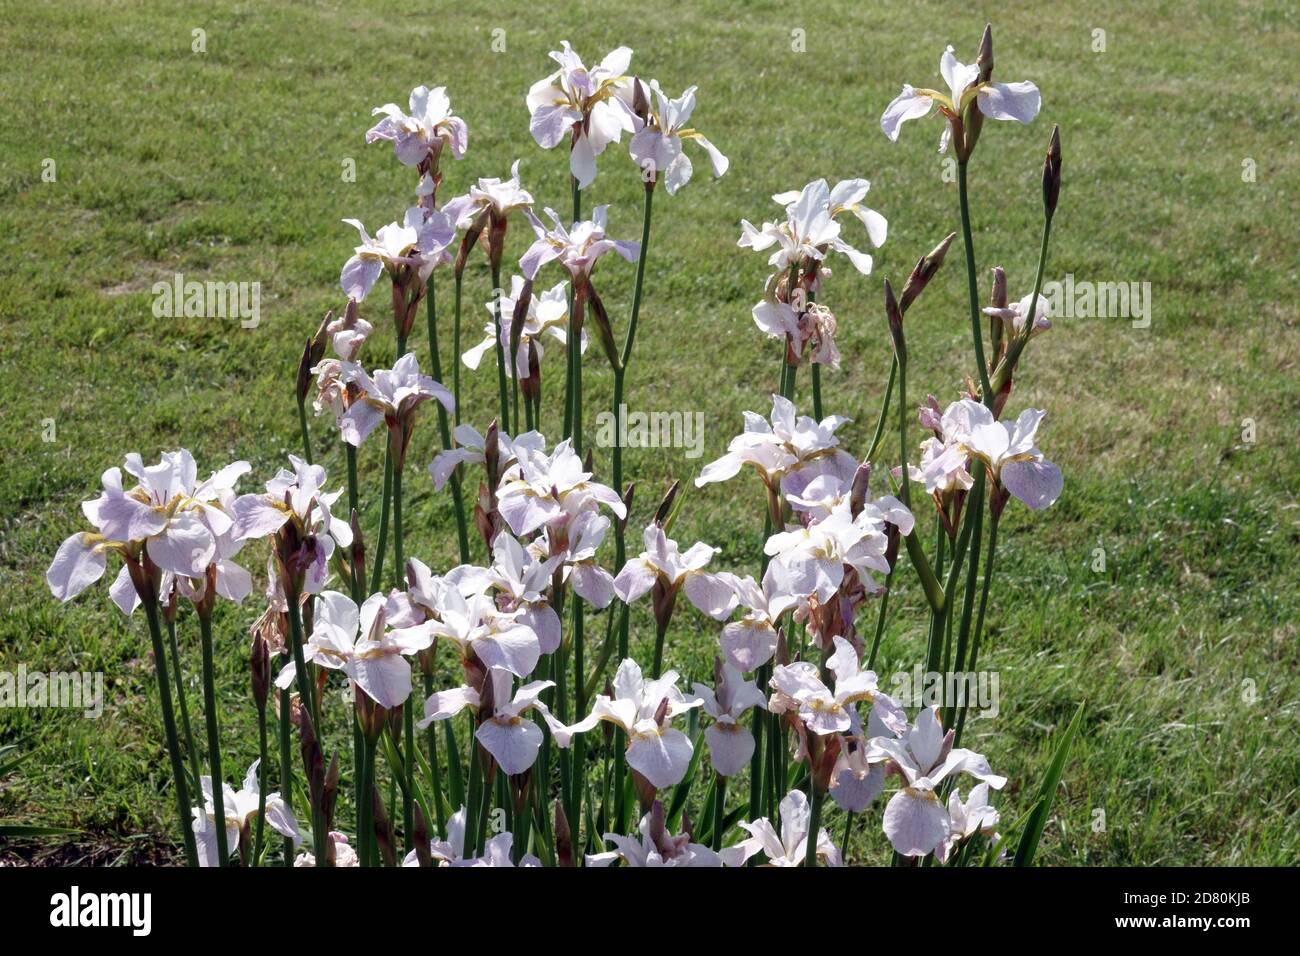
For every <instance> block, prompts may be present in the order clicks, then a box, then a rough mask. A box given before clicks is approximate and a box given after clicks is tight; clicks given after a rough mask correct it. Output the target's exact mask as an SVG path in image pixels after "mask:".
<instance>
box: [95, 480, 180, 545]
mask: <svg viewBox="0 0 1300 956" xmlns="http://www.w3.org/2000/svg"><path fill="white" fill-rule="evenodd" d="M81 510H82V512H83V513H84V514H85V515H86V517H87V518H89V519H90V521H91V523H93V524H94V525H95V526H96V527H97V528H98V529H99V530H100V533H101V534H103V535H104V537H106V538H108V539H109V540H111V541H140V540H142V539H144V538H148V537H149V536H151V535H155V534H158V533H159V532H160V531H162V529H163V528H165V527H167V516H166V515H165V514H163V512H162V511H160V510H158V509H157V508H153V507H150V506H149V505H147V504H145V503H144V502H143V501H138V500H136V499H135V498H132V497H130V496H129V495H125V494H123V493H122V492H121V491H117V490H106V491H105V492H104V494H103V495H101V496H100V497H99V498H97V499H95V500H94V501H88V502H85V503H84V504H83V505H82V509H81Z"/></svg>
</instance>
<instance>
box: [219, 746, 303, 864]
mask: <svg viewBox="0 0 1300 956" xmlns="http://www.w3.org/2000/svg"><path fill="white" fill-rule="evenodd" d="M260 763H261V760H254V761H253V765H252V766H251V767H249V768H248V773H246V774H245V775H244V785H243V787H242V788H241V789H239V790H236V789H235V788H234V787H232V786H231V785H230V784H228V783H225V782H223V783H222V788H223V800H222V808H223V810H224V812H225V816H226V821H225V823H226V845H227V846H228V847H230V849H231V850H232V851H233V850H235V849H236V848H237V847H238V846H239V841H240V839H241V838H242V837H243V834H244V831H245V830H246V829H248V826H249V824H250V823H251V822H253V821H254V820H255V819H256V818H257V808H258V804H259V803H260V802H261V801H260V796H261V790H260V788H259V787H258V782H257V768H258V765H259V764H260ZM199 782H200V785H201V787H202V790H203V804H204V805H203V806H202V807H195V808H194V839H195V841H196V842H197V844H198V852H199V866H217V865H218V864H217V830H216V818H215V816H214V801H213V796H212V778H211V777H209V776H206V775H205V776H203V777H200V778H199ZM266 822H267V824H268V825H270V827H271V829H272V830H274V831H275V832H276V833H278V834H280V835H281V836H284V837H288V838H289V839H291V840H293V842H294V844H295V845H297V844H299V843H301V842H302V832H301V831H300V830H299V829H298V821H297V820H295V819H294V816H293V809H292V808H291V807H290V806H289V805H288V803H286V802H285V801H284V800H283V799H282V798H281V796H280V794H279V792H278V791H277V792H275V793H268V794H267V795H266Z"/></svg>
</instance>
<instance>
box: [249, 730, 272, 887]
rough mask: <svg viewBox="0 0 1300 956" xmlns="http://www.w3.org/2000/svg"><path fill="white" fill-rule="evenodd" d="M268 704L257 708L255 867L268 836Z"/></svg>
mask: <svg viewBox="0 0 1300 956" xmlns="http://www.w3.org/2000/svg"><path fill="white" fill-rule="evenodd" d="M267 756H268V754H267V738H266V704H258V706H257V758H258V760H257V828H256V830H255V831H254V833H255V835H254V837H253V864H252V865H253V866H261V865H262V846H263V841H264V839H265V836H266V778H267V775H268V773H269V771H268V770H267V769H266V761H267Z"/></svg>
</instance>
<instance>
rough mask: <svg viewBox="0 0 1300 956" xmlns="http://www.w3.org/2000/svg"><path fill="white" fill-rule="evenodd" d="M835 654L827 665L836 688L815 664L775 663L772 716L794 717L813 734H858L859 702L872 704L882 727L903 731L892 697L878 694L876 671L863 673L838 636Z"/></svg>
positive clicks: (855, 656)
mask: <svg viewBox="0 0 1300 956" xmlns="http://www.w3.org/2000/svg"><path fill="white" fill-rule="evenodd" d="M834 642H835V653H834V654H832V655H831V656H830V658H829V659H828V660H827V662H826V666H827V669H828V670H829V671H830V672H831V674H832V675H834V678H835V681H834V683H835V689H834V690H831V689H830V688H829V687H827V686H826V685H825V684H824V683H823V682H822V679H821V674H820V672H819V671H818V669H817V665H815V664H812V663H809V662H807V661H796V662H795V663H793V664H784V665H778V666H777V667H776V668H775V669H774V670H773V671H772V682H771V686H772V689H773V690H774V691H775V693H773V694H772V699H771V701H770V702H769V703H768V709H769V710H770V711H771V712H772V713H774V714H784V713H787V712H793V713H796V714H798V716H799V719H800V720H802V721H803V723H804V726H806V727H807V728H808V729H809V730H811V731H812V732H813V733H815V734H821V735H823V736H824V735H826V734H843V733H851V734H857V735H861V733H862V719H861V717H859V716H858V711H857V707H856V706H855V705H856V704H857V703H859V702H860V701H866V702H867V703H868V704H870V705H871V709H872V711H873V712H874V713H875V714H876V715H877V717H879V718H880V721H881V723H882V724H883V725H884V726H886V727H890V728H896V732H901V731H902V730H904V729H905V728H906V727H907V719H906V717H905V715H904V714H903V710H902V708H901V707H899V706H898V704H897V703H895V702H894V700H893V698H891V697H889V696H888V695H887V694H884V693H882V692H881V690H880V687H879V684H878V682H877V679H876V674H875V672H874V671H870V670H862V669H861V664H860V662H859V659H858V652H857V651H855V650H854V649H853V645H852V644H850V643H849V642H848V641H846V640H845V639H844V638H842V637H836V638H835V639H834Z"/></svg>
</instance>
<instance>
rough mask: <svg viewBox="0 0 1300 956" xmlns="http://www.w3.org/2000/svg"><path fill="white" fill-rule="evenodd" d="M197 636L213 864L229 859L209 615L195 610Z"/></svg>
mask: <svg viewBox="0 0 1300 956" xmlns="http://www.w3.org/2000/svg"><path fill="white" fill-rule="evenodd" d="M199 638H200V640H201V641H202V643H203V711H204V713H203V718H204V723H206V724H207V726H208V767H209V769H210V770H211V772H212V815H213V816H214V817H216V819H215V820H214V821H213V825H214V826H215V827H216V828H217V866H225V865H226V863H227V862H228V860H229V859H230V847H229V846H228V845H227V841H226V807H225V796H224V791H225V789H226V788H225V778H224V777H223V776H222V775H221V731H220V728H219V726H218V723H217V691H216V681H215V679H214V677H213V670H214V668H213V661H212V618H211V617H210V616H209V615H207V614H204V613H203V612H202V611H200V612H199Z"/></svg>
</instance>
